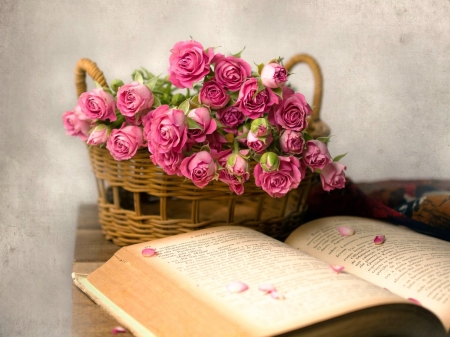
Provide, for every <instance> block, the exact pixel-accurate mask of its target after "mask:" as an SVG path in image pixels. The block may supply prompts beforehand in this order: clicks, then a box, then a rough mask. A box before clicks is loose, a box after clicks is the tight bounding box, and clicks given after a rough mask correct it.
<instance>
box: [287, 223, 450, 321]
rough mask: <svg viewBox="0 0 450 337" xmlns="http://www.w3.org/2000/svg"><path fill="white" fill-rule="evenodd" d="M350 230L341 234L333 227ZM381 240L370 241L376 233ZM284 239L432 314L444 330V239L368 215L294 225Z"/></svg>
mask: <svg viewBox="0 0 450 337" xmlns="http://www.w3.org/2000/svg"><path fill="white" fill-rule="evenodd" d="M338 226H348V227H351V228H353V229H354V230H355V234H354V235H351V236H341V235H340V233H339V231H338V229H337V227H338ZM380 234H382V235H385V238H386V239H385V242H384V243H382V244H380V245H375V244H374V242H373V240H374V238H375V236H376V235H380ZM286 243H287V244H289V245H290V246H292V247H295V248H298V249H301V250H302V251H304V252H307V253H309V254H311V255H313V256H316V257H317V258H320V259H322V260H324V261H326V262H328V263H330V264H338V265H342V266H345V271H347V272H349V273H351V274H354V275H357V276H359V277H361V278H363V279H365V280H368V281H370V282H372V283H374V284H376V285H378V286H380V287H383V288H386V289H388V290H390V291H391V292H393V293H396V294H398V295H399V296H402V297H403V298H406V299H411V301H418V302H419V303H420V304H421V305H422V306H424V307H426V308H428V309H429V310H430V311H432V312H434V313H435V314H436V315H437V316H438V317H439V318H440V320H441V321H442V322H443V324H444V326H445V327H446V329H447V330H449V329H450V243H449V242H446V241H443V240H439V239H435V238H432V237H428V236H426V235H422V234H419V233H416V232H414V231H412V230H410V229H408V228H405V227H399V226H395V225H391V224H388V223H384V222H381V221H377V220H372V219H364V218H358V217H330V218H323V219H318V220H315V221H312V222H310V223H308V224H305V225H303V226H301V227H299V228H298V229H296V230H295V231H294V232H293V233H292V234H291V235H290V236H289V237H288V238H287V239H286Z"/></svg>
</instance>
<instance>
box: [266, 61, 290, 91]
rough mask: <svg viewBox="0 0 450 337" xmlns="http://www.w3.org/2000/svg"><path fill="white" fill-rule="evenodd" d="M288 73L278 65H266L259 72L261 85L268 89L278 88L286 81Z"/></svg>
mask: <svg viewBox="0 0 450 337" xmlns="http://www.w3.org/2000/svg"><path fill="white" fill-rule="evenodd" d="M287 77H288V72H287V70H286V68H284V67H283V66H281V65H279V64H278V63H269V64H266V65H265V66H264V67H263V69H262V71H261V81H262V84H263V85H264V86H266V87H268V88H279V87H281V86H282V85H283V84H284V83H285V82H286V81H287Z"/></svg>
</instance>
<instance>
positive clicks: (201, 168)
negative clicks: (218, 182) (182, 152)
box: [180, 151, 216, 188]
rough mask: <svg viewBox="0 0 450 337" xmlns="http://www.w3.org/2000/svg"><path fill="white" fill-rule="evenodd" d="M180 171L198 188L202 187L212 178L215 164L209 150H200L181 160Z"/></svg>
mask: <svg viewBox="0 0 450 337" xmlns="http://www.w3.org/2000/svg"><path fill="white" fill-rule="evenodd" d="M180 168H181V173H182V174H183V175H184V176H185V177H186V178H188V179H190V180H192V182H193V183H194V184H195V185H196V186H197V187H199V188H203V187H205V186H206V185H208V183H209V182H210V181H211V180H213V179H214V175H215V174H216V164H215V163H214V159H213V158H212V157H211V155H210V154H209V152H207V151H200V152H196V153H194V154H193V155H192V156H190V157H186V158H185V159H183V161H182V162H181V167H180Z"/></svg>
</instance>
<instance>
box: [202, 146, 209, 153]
mask: <svg viewBox="0 0 450 337" xmlns="http://www.w3.org/2000/svg"><path fill="white" fill-rule="evenodd" d="M200 151H206V152H208V153H210V152H211V148H210V147H209V145H203V146H202V147H201V148H200Z"/></svg>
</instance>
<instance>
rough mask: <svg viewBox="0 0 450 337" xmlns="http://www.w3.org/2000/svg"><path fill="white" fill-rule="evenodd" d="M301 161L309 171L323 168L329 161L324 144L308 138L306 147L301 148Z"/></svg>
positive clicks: (328, 154)
mask: <svg viewBox="0 0 450 337" xmlns="http://www.w3.org/2000/svg"><path fill="white" fill-rule="evenodd" d="M303 162H304V163H305V164H306V165H307V166H308V167H310V168H311V171H314V170H315V169H323V168H324V167H325V165H327V164H328V163H330V162H331V157H330V153H329V152H328V148H327V146H326V144H324V143H322V142H321V141H319V140H308V141H307V142H306V148H305V149H304V150H303Z"/></svg>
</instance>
